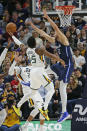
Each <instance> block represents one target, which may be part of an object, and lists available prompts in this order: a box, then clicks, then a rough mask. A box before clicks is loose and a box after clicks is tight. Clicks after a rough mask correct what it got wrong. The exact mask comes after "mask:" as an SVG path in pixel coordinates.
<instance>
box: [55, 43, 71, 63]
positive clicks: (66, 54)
mask: <svg viewBox="0 0 87 131" xmlns="http://www.w3.org/2000/svg"><path fill="white" fill-rule="evenodd" d="M56 47H57V52H58V55H59V57H60V58H61V59H62V60H64V61H65V64H66V65H69V64H73V61H72V54H71V50H70V46H65V45H63V44H61V43H60V42H58V41H57V42H56Z"/></svg>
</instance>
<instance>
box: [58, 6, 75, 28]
mask: <svg viewBox="0 0 87 131" xmlns="http://www.w3.org/2000/svg"><path fill="white" fill-rule="evenodd" d="M75 8H76V7H75V6H72V5H71V6H70V5H67V6H56V11H57V13H58V16H59V18H60V24H61V25H60V26H62V27H65V26H70V25H71V18H72V14H73V11H74V9H75Z"/></svg>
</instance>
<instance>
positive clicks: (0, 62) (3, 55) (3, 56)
mask: <svg viewBox="0 0 87 131" xmlns="http://www.w3.org/2000/svg"><path fill="white" fill-rule="evenodd" d="M10 45H11V40H10V39H8V45H7V47H6V48H5V49H4V51H3V52H2V54H1V56H0V66H1V65H2V62H3V61H4V59H5V57H6V54H7V52H8V49H9V47H10Z"/></svg>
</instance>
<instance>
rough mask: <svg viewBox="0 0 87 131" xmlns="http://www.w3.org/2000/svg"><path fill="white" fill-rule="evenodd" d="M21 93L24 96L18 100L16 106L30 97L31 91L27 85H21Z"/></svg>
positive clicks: (19, 105)
mask: <svg viewBox="0 0 87 131" xmlns="http://www.w3.org/2000/svg"><path fill="white" fill-rule="evenodd" d="M22 89H23V94H24V96H23V97H22V98H21V100H20V101H19V102H18V104H17V107H19V108H20V107H21V106H22V105H23V104H24V103H25V102H26V101H27V100H29V98H30V94H31V93H32V90H31V89H30V88H29V87H27V86H22Z"/></svg>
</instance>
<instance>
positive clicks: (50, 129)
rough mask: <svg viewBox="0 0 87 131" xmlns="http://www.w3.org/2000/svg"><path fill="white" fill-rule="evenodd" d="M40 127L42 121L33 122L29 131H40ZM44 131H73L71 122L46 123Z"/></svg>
mask: <svg viewBox="0 0 87 131" xmlns="http://www.w3.org/2000/svg"><path fill="white" fill-rule="evenodd" d="M23 123H24V122H22V123H21V124H23ZM39 127H40V121H32V122H31V123H30V124H29V126H28V129H27V131H38V129H39ZM44 131H71V121H70V120H66V121H64V122H63V123H62V124H59V123H57V121H45V124H44Z"/></svg>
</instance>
